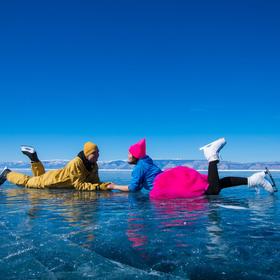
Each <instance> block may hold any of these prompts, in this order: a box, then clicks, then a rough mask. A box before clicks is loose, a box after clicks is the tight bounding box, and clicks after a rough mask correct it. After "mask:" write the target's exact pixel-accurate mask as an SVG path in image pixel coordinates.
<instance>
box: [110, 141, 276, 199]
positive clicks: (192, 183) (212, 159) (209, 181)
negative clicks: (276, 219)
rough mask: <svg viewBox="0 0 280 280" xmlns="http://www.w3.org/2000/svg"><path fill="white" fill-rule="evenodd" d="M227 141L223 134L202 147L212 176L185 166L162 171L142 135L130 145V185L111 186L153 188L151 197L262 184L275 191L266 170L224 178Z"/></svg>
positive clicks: (208, 192) (191, 194)
mask: <svg viewBox="0 0 280 280" xmlns="http://www.w3.org/2000/svg"><path fill="white" fill-rule="evenodd" d="M225 144H226V141H225V139H224V138H220V139H218V140H216V141H214V142H212V143H210V144H208V145H206V146H204V147H202V148H201V150H203V151H204V155H205V157H206V159H207V160H208V162H209V167H208V176H206V175H203V174H200V173H199V172H197V171H196V170H194V169H192V168H189V167H185V166H177V167H175V168H171V169H167V170H165V171H161V170H160V168H158V167H157V166H156V165H155V164H154V163H153V160H152V159H151V158H150V157H149V156H147V154H146V141H145V139H142V140H140V141H139V142H138V143H136V144H134V145H132V146H131V147H130V148H129V153H128V162H129V163H130V164H134V165H135V167H134V169H133V171H132V179H131V183H130V184H129V185H128V186H121V185H115V184H111V185H109V186H108V189H111V190H120V191H132V192H134V191H139V190H141V189H142V188H145V189H147V190H149V191H150V197H151V198H155V199H157V198H159V199H162V198H187V197H196V196H201V195H204V194H206V195H217V194H219V193H220V191H221V190H222V189H224V188H228V187H234V186H240V185H248V186H249V187H257V186H261V187H263V188H264V189H265V190H266V191H268V192H270V193H272V192H274V190H273V187H272V185H271V184H270V182H269V181H268V180H266V179H265V176H266V172H258V173H255V174H253V175H252V176H250V177H248V178H242V177H225V178H222V179H220V178H219V173H218V167H217V165H218V163H219V152H220V150H221V149H222V148H223V147H224V145H225Z"/></svg>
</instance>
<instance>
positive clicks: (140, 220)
mask: <svg viewBox="0 0 280 280" xmlns="http://www.w3.org/2000/svg"><path fill="white" fill-rule="evenodd" d="M106 176H110V175H108V174H107V175H106ZM111 176H114V174H111ZM122 176H124V175H123V174H122ZM128 178H129V176H128ZM109 179H110V178H109ZM122 180H123V181H122V182H125V180H126V178H122ZM276 181H277V182H278V183H279V177H277V176H276ZM0 200H1V203H0V210H1V217H0V231H1V232H0V246H1V250H0V271H1V277H2V278H3V279H5V278H6V279H14V278H19V277H20V276H21V277H23V278H26V279H36V278H38V277H41V278H43V279H65V278H70V279H76V278H94V279H96V278H100V279H101V278H102V279H103V278H108V279H120V278H121V279H135V278H139V279H159V278H160V279H176V278H178V279H188V278H190V279H236V278H238V279H278V271H279V269H280V267H279V265H278V259H279V257H280V250H279V245H278V244H279V241H280V237H279V230H280V226H279V225H280V223H279V222H280V218H279V217H280V209H279V206H280V203H279V198H278V196H277V195H274V196H271V195H267V194H265V193H262V192H261V193H260V194H256V193H255V192H248V191H244V189H242V188H236V189H234V190H225V191H224V192H223V194H222V195H221V196H213V197H208V198H207V197H199V198H196V199H177V200H176V199H173V200H163V201H153V200H150V199H149V197H148V195H147V194H142V193H138V194H135V193H130V194H128V193H118V192H110V193H105V192H102V193H95V192H75V191H64V190H43V191H42V190H28V189H22V188H18V187H16V186H12V185H5V186H4V187H2V188H1V189H0Z"/></svg>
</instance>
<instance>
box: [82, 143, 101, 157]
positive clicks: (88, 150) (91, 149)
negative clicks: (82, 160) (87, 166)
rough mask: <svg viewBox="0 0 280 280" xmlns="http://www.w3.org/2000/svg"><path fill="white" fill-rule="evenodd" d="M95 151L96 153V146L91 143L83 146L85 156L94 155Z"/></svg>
mask: <svg viewBox="0 0 280 280" xmlns="http://www.w3.org/2000/svg"><path fill="white" fill-rule="evenodd" d="M95 151H98V147H97V145H96V144H94V143H92V142H86V143H85V144H84V154H85V156H86V157H87V156H89V155H90V154H92V153H94V152H95Z"/></svg>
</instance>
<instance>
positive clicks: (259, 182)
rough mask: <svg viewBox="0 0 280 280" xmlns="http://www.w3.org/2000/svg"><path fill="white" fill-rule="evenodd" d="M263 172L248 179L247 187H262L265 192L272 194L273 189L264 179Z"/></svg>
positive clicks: (264, 174)
mask: <svg viewBox="0 0 280 280" xmlns="http://www.w3.org/2000/svg"><path fill="white" fill-rule="evenodd" d="M265 176H266V173H265V171H262V172H257V173H255V174H253V175H252V176H250V177H248V186H249V187H258V186H261V187H263V188H264V189H265V190H266V191H268V192H270V193H273V192H274V190H273V187H272V185H271V184H270V182H269V181H268V180H266V179H265Z"/></svg>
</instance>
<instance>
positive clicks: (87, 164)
mask: <svg viewBox="0 0 280 280" xmlns="http://www.w3.org/2000/svg"><path fill="white" fill-rule="evenodd" d="M78 157H79V158H80V159H81V160H82V162H83V164H84V166H85V168H86V169H87V171H92V169H93V166H94V164H92V163H91V162H90V161H89V160H88V159H87V158H86V156H85V153H84V152H83V151H80V152H79V153H78Z"/></svg>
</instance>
